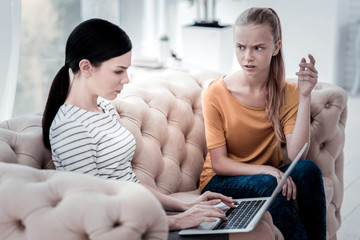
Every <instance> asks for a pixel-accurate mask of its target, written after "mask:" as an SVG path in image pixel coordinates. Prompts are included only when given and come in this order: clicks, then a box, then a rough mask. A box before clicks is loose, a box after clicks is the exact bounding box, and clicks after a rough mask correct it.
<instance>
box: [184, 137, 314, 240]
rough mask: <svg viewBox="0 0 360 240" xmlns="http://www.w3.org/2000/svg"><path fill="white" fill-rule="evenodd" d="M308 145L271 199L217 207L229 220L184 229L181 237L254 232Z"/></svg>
mask: <svg viewBox="0 0 360 240" xmlns="http://www.w3.org/2000/svg"><path fill="white" fill-rule="evenodd" d="M307 145H308V144H307V143H305V144H304V146H303V147H302V148H301V150H300V152H299V153H298V154H297V156H296V158H295V159H294V161H292V163H291V164H290V166H289V168H288V169H287V170H286V172H285V173H284V175H283V177H282V178H281V181H280V183H279V184H278V185H277V187H276V188H275V190H274V191H273V193H272V194H271V196H270V197H259V198H242V199H236V201H237V203H236V204H235V205H236V207H235V208H229V207H228V206H226V205H225V204H224V203H220V204H219V205H217V207H219V208H220V209H222V210H224V211H226V217H227V220H226V221H223V220H220V219H219V218H216V222H203V223H201V224H200V225H199V226H198V227H196V228H189V229H184V230H181V231H180V232H179V234H180V235H198V234H220V233H239V232H250V231H252V230H253V229H254V228H255V227H256V225H257V224H258V222H259V221H260V219H261V217H262V216H263V214H264V213H265V212H266V211H267V209H268V208H269V207H270V205H271V203H272V202H273V200H274V199H275V197H276V196H277V194H278V193H279V192H280V191H281V189H282V187H283V186H284V184H285V181H286V179H287V178H288V177H289V176H290V174H291V172H292V170H293V169H294V167H295V165H296V164H297V163H298V161H299V160H300V157H301V155H302V154H303V153H304V151H305V149H306V147H307Z"/></svg>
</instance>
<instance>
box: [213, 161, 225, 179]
mask: <svg viewBox="0 0 360 240" xmlns="http://www.w3.org/2000/svg"><path fill="white" fill-rule="evenodd" d="M212 168H213V170H214V172H215V173H216V175H220V176H223V175H226V173H225V171H224V168H223V166H222V165H221V164H218V163H214V162H213V163H212Z"/></svg>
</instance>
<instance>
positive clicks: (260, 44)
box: [235, 42, 266, 47]
mask: <svg viewBox="0 0 360 240" xmlns="http://www.w3.org/2000/svg"><path fill="white" fill-rule="evenodd" d="M235 44H237V45H242V46H245V44H243V43H239V42H237V43H235ZM262 45H263V46H265V45H266V44H265V43H256V44H252V45H251V46H252V47H254V46H262Z"/></svg>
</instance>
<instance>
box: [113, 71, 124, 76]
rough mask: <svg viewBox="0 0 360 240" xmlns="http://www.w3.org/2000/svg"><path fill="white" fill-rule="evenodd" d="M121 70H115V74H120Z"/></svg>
mask: <svg viewBox="0 0 360 240" xmlns="http://www.w3.org/2000/svg"><path fill="white" fill-rule="evenodd" d="M123 72H124V71H123V70H120V71H115V74H118V75H120V74H122V73H123Z"/></svg>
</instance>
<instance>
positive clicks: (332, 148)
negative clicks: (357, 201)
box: [307, 82, 347, 239]
mask: <svg viewBox="0 0 360 240" xmlns="http://www.w3.org/2000/svg"><path fill="white" fill-rule="evenodd" d="M311 98H312V101H311V140H310V142H311V143H310V148H309V152H308V155H307V158H308V159H311V160H313V161H314V162H315V163H316V164H317V165H318V166H319V167H320V169H321V171H322V174H323V180H324V188H325V195H326V211H327V215H326V224H327V238H328V239H329V238H331V237H332V236H333V235H334V234H335V233H336V231H337V230H338V229H339V228H340V225H341V217H340V208H341V204H342V202H343V195H344V178H343V172H344V144H345V123H346V118H347V94H346V92H345V91H344V90H343V89H342V88H340V87H337V86H335V85H332V84H330V83H322V82H320V83H318V84H317V85H316V87H315V89H314V90H313V92H312V95H311Z"/></svg>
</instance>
